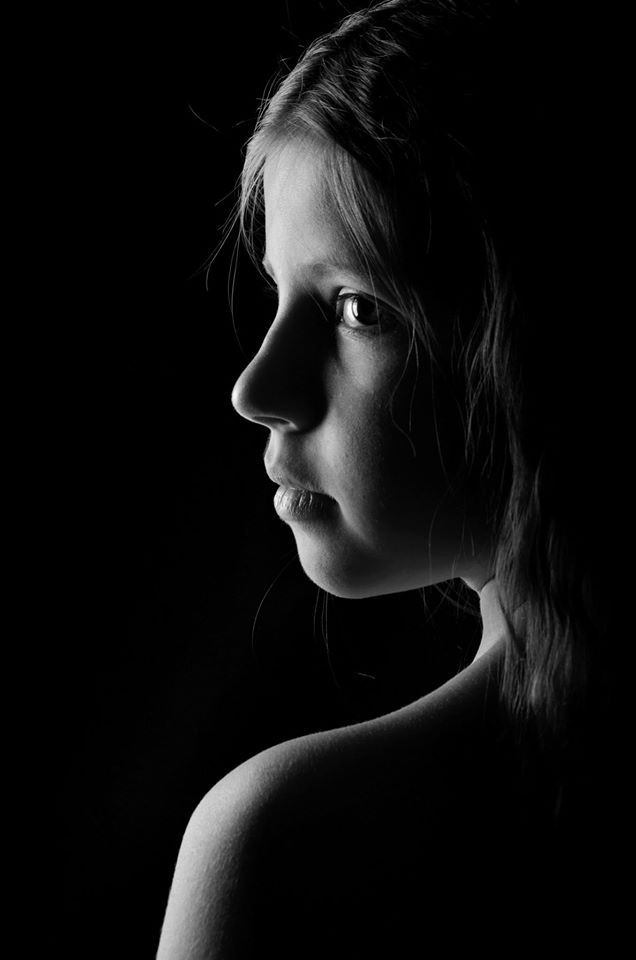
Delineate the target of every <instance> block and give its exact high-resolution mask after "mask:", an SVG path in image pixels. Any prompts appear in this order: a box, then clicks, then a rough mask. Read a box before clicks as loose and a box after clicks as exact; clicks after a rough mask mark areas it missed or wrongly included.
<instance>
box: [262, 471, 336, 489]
mask: <svg viewBox="0 0 636 960" xmlns="http://www.w3.org/2000/svg"><path fill="white" fill-rule="evenodd" d="M265 472H266V473H267V476H268V477H269V479H270V480H271V481H272V483H278V484H281V485H282V486H283V487H291V488H292V489H295V490H309V491H310V492H311V493H323V491H322V490H319V489H318V487H317V486H316V485H315V484H314V483H312V482H311V481H310V480H305V479H304V478H303V477H299V476H298V475H295V476H294V475H293V474H292V473H290V472H288V471H287V470H283V469H282V468H281V467H268V466H267V464H265ZM323 496H327V494H323Z"/></svg>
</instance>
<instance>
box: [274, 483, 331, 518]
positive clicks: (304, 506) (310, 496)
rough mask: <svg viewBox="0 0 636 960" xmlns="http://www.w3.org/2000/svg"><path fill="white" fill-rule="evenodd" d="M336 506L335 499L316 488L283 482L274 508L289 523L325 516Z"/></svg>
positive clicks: (275, 495)
mask: <svg viewBox="0 0 636 960" xmlns="http://www.w3.org/2000/svg"><path fill="white" fill-rule="evenodd" d="M334 506H335V500H334V499H333V498H332V497H328V496H327V495H326V494H324V493H318V492H317V491H316V490H305V489H301V488H299V487H288V486H284V485H283V484H281V486H279V488H278V490H277V491H276V493H275V494H274V509H275V510H276V513H277V514H278V516H279V517H280V519H281V520H285V521H286V522H288V523H291V522H293V521H296V522H305V523H308V522H311V521H314V520H319V519H321V518H324V517H325V516H326V515H327V514H328V513H329V512H330V511H332V510H333V507H334Z"/></svg>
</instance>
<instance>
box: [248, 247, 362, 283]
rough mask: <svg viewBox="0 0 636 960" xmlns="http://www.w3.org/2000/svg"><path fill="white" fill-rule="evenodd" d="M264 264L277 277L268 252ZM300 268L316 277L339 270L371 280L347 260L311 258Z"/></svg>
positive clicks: (269, 272)
mask: <svg viewBox="0 0 636 960" xmlns="http://www.w3.org/2000/svg"><path fill="white" fill-rule="evenodd" d="M262 264H263V267H264V268H265V270H266V272H267V273H268V274H269V275H270V277H272V278H273V279H275V278H276V274H275V272H274V268H273V267H272V265H271V263H270V262H269V260H268V259H267V254H266V255H265V256H264V257H263V260H262ZM300 269H301V270H302V271H303V272H304V273H308V274H311V275H313V276H315V277H324V276H325V275H326V274H329V273H335V272H339V273H346V274H349V275H350V276H353V277H355V278H356V279H358V280H361V281H363V282H364V283H365V284H368V282H369V281H368V278H367V279H365V278H364V277H363V276H362V274H361V273H359V271H358V270H357V269H356V267H355V266H354V265H353V264H352V263H349V262H348V261H346V260H310V261H309V262H307V263H303V264H301V265H300Z"/></svg>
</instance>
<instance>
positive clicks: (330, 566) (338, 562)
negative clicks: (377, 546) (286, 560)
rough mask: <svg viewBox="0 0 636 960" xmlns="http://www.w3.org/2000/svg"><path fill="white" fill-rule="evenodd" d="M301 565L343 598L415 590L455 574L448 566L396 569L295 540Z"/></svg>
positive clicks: (322, 586)
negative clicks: (309, 546) (442, 568)
mask: <svg viewBox="0 0 636 960" xmlns="http://www.w3.org/2000/svg"><path fill="white" fill-rule="evenodd" d="M298 555H299V559H300V563H301V566H302V568H303V570H304V571H305V574H306V575H307V576H308V577H309V579H310V580H311V581H312V582H313V583H315V584H316V586H317V587H320V588H321V589H322V590H324V591H325V592H326V593H329V594H331V595H332V596H334V597H341V598H342V599H344V600H363V599H365V598H367V597H380V596H384V595H386V594H392V593H403V592H405V591H407V590H418V589H420V588H421V587H428V586H431V585H432V584H434V583H442V582H444V581H445V580H450V579H452V578H453V577H454V576H457V574H456V573H454V572H453V571H452V570H451V569H444V570H440V571H437V572H433V571H431V570H428V571H424V570H403V569H400V570H396V569H389V568H387V566H386V564H382V563H378V559H377V557H375V558H369V557H364V556H359V555H353V554H352V553H340V554H339V553H338V552H337V551H335V550H331V551H316V550H307V549H303V547H302V545H300V544H299V549H298Z"/></svg>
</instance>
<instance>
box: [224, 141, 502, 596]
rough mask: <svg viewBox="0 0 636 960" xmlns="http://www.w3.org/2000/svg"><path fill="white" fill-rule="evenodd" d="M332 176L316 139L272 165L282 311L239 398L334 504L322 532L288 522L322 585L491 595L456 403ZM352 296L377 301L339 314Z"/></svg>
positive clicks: (270, 264) (288, 460)
mask: <svg viewBox="0 0 636 960" xmlns="http://www.w3.org/2000/svg"><path fill="white" fill-rule="evenodd" d="M323 170H324V166H323V163H322V162H321V149H320V147H319V145H318V144H316V143H315V142H312V141H304V142H293V141H292V142H290V143H288V144H286V145H285V146H284V147H283V148H282V150H281V151H279V152H277V153H276V154H275V156H273V157H271V158H269V159H268V160H267V162H266V165H265V172H264V198H265V219H266V269H268V271H269V272H270V274H271V275H272V278H273V279H274V281H275V283H276V285H277V287H278V296H279V302H278V310H277V312H276V316H275V318H274V320H273V322H272V324H271V326H270V328H269V330H268V332H267V335H266V336H265V339H264V340H263V343H262V345H261V348H260V350H259V352H258V353H257V355H256V356H255V358H254V359H253V360H252V362H251V363H250V364H249V366H248V367H247V368H246V369H245V370H244V371H243V373H242V375H241V377H240V378H239V380H238V381H237V383H236V385H235V387H234V390H233V393H232V402H233V404H234V407H235V409H236V410H237V412H238V413H239V414H241V416H243V417H245V418H246V419H248V420H250V421H252V422H254V423H257V424H260V425H262V426H264V427H265V428H266V429H267V430H268V431H269V439H268V445H267V450H266V456H265V465H266V468H267V470H268V472H269V473H272V472H273V473H282V474H284V475H289V476H291V477H292V478H295V479H302V482H300V483H297V484H296V485H297V486H306V487H307V488H309V489H313V490H317V491H320V492H322V493H324V494H327V495H328V496H329V497H331V498H332V502H331V503H330V504H329V509H328V510H327V511H326V512H325V513H324V514H323V515H321V516H320V517H318V518H314V519H312V520H311V522H307V521H306V520H290V521H288V522H289V523H290V526H291V529H292V532H293V534H294V537H295V540H296V544H297V548H298V553H299V557H300V561H301V563H302V566H303V568H304V570H305V572H306V574H307V575H308V576H309V577H310V579H311V580H313V581H314V582H315V583H316V584H317V585H319V586H320V587H322V588H323V589H324V590H326V591H328V592H329V593H332V594H335V595H336V596H341V597H349V598H355V597H367V596H373V595H379V594H385V593H396V592H399V591H403V590H411V589H415V588H418V587H423V586H427V585H429V584H432V583H437V582H441V581H444V580H448V579H451V578H453V577H462V578H463V579H464V580H465V581H466V582H467V583H468V584H469V585H470V586H472V587H473V588H474V589H476V590H479V589H480V588H481V587H482V586H483V585H484V583H486V582H487V581H488V580H489V578H490V576H491V566H490V556H491V550H490V546H491V545H490V541H489V537H488V531H487V528H486V525H485V524H484V523H483V521H482V520H481V518H480V516H479V513H478V510H475V508H474V505H473V506H472V507H471V509H470V510H469V509H468V507H467V503H466V501H465V499H461V498H459V497H457V496H452V495H451V494H450V489H451V484H450V483H449V478H450V477H452V476H453V475H454V471H455V469H456V468H457V465H458V464H459V463H460V462H461V454H460V452H459V444H460V431H459V424H458V417H457V412H456V411H457V408H456V405H455V404H454V403H453V400H452V397H450V396H449V395H448V394H447V393H446V392H445V391H444V389H443V388H442V387H441V386H440V384H439V383H437V382H435V383H433V381H432V379H431V371H430V367H429V364H428V363H427V362H426V361H424V362H421V363H420V369H419V372H418V371H417V370H416V369H415V364H414V358H413V356H412V355H411V356H410V357H409V337H408V333H407V327H406V325H405V324H404V323H400V322H399V321H398V319H397V318H396V317H395V316H394V315H393V314H392V312H391V309H390V308H391V304H390V302H388V300H387V299H385V298H384V297H382V296H381V295H380V293H379V292H378V287H377V284H378V282H379V281H378V280H377V279H376V278H373V280H370V279H369V277H365V276H363V275H361V271H359V270H358V269H357V268H356V266H355V258H354V256H353V255H352V252H351V250H350V249H349V248H348V246H347V243H346V242H345V239H344V237H343V235H342V230H341V227H340V224H339V219H338V216H337V213H336V210H335V208H334V201H333V200H332V199H331V197H330V195H329V192H328V190H327V189H326V184H325V181H324V175H323ZM374 288H375V289H374ZM374 293H375V294H376V296H377V297H378V299H379V300H380V301H381V306H378V302H377V300H374ZM343 294H351V295H354V294H358V295H361V296H362V297H363V298H364V299H363V300H360V299H359V300H357V301H356V300H353V299H349V300H348V301H344V302H342V303H341V305H340V315H339V316H338V313H337V310H336V307H335V305H334V302H335V300H336V298H337V297H338V296H341V295H343ZM356 307H357V310H358V319H356V316H355V313H356ZM360 317H362V318H363V322H361V320H360ZM378 321H379V322H378ZM433 393H434V397H435V400H434V402H433ZM391 401H392V403H391Z"/></svg>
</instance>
